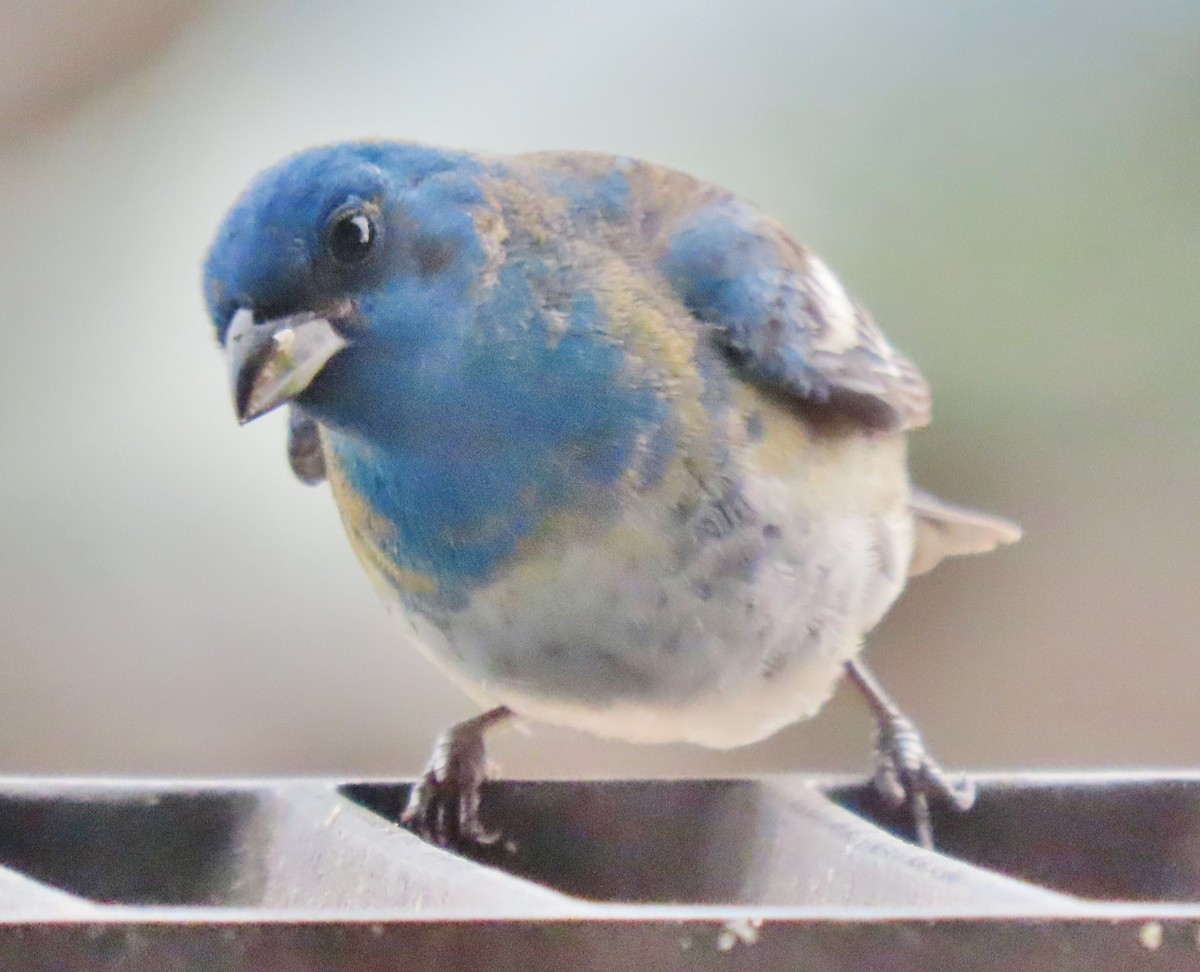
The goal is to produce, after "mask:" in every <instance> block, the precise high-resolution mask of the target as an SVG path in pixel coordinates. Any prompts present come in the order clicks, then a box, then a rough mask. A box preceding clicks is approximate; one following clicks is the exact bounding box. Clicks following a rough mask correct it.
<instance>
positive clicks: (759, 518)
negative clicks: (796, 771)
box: [406, 418, 913, 748]
mask: <svg viewBox="0 0 1200 972" xmlns="http://www.w3.org/2000/svg"><path fill="white" fill-rule="evenodd" d="M789 421H790V422H791V423H792V424H793V425H794V422H795V420H794V418H789ZM774 445H775V446H777V447H779V448H783V449H784V450H785V452H784V453H783V455H782V456H780V455H779V454H778V449H777V448H772V449H768V448H767V447H766V446H764V447H763V449H760V450H758V452H756V453H753V454H751V455H750V458H751V459H754V460H755V461H754V463H753V464H750V465H748V466H747V467H746V468H745V470H744V475H743V476H742V477H741V481H740V483H739V486H740V490H739V498H738V499H737V500H736V501H731V502H724V501H721V502H717V501H716V500H717V499H719V498H715V497H714V498H712V499H713V500H714V502H713V503H711V504H710V506H711V509H708V510H705V509H703V508H698V509H697V510H696V511H694V512H693V521H694V522H690V523H688V524H687V525H686V526H681V517H680V514H679V509H678V500H679V496H680V491H681V490H686V482H685V478H680V480H679V487H678V488H673V487H669V488H666V489H663V490H658V491H655V493H654V494H653V495H651V494H642V495H639V496H638V497H637V501H636V502H631V503H630V504H628V507H627V511H626V513H625V514H624V518H623V520H622V521H621V522H620V523H619V524H618V525H617V526H616V527H615V528H612V529H608V530H606V531H605V532H604V533H603V534H601V535H589V534H587V533H586V531H573V530H572V529H570V526H569V524H568V525H567V526H566V527H564V529H563V531H562V533H561V535H559V536H557V537H556V538H555V539H553V540H551V541H547V542H546V543H545V544H544V547H543V548H541V549H537V550H535V551H533V552H532V553H530V554H528V555H527V556H524V557H523V558H522V562H521V563H519V564H518V565H516V566H515V567H512V568H510V569H508V570H507V571H506V572H505V573H504V574H503V575H502V576H501V577H500V578H499V579H498V580H497V581H496V582H495V583H493V584H492V585H491V586H489V587H488V588H487V589H485V590H482V591H480V592H477V593H476V594H475V595H474V596H473V597H472V600H471V602H470V604H469V606H468V607H467V608H466V609H464V610H463V611H462V612H459V613H457V614H455V615H454V616H453V617H452V618H451V619H450V620H449V621H448V622H446V623H445V624H442V625H439V626H435V625H434V624H432V623H431V622H429V621H428V620H425V619H423V618H420V617H408V616H406V620H407V621H408V622H409V623H411V624H412V625H413V627H414V629H415V632H416V634H417V637H418V640H419V641H420V643H421V647H422V648H423V649H424V650H425V651H426V653H427V654H429V655H430V656H431V657H432V658H433V659H434V660H435V661H437V662H438V663H439V664H440V665H441V666H442V667H443V668H445V669H446V671H447V672H448V673H449V674H450V676H451V677H452V678H453V679H454V680H455V681H457V682H458V683H459V684H461V685H462V686H463V688H464V689H465V690H466V691H467V692H468V693H469V694H470V695H472V696H473V697H474V698H476V699H477V700H479V701H480V702H481V703H483V704H487V705H501V704H502V705H507V706H509V707H510V708H512V709H513V710H514V711H516V712H517V713H519V714H521V715H523V716H527V717H529V718H532V719H537V720H543V721H546V722H551V723H556V724H560V725H566V726H570V727H573V728H577V729H583V730H586V731H590V732H593V733H596V734H599V735H603V736H610V737H615V738H620V739H626V740H630V741H640V742H668V741H687V742H693V743H700V744H703V745H706V746H711V747H715V748H728V747H733V746H739V745H743V744H746V743H750V742H754V741H756V740H758V739H762V738H764V737H766V736H768V735H770V734H771V733H773V732H775V731H777V730H778V729H780V728H782V727H783V726H786V725H788V724H790V723H792V722H795V721H797V720H799V719H802V718H806V717H808V716H811V715H812V714H814V713H815V712H816V711H817V710H818V709H819V708H820V707H821V705H822V704H823V703H824V702H825V701H826V699H827V698H828V697H829V695H830V694H831V693H832V691H833V689H834V687H835V686H836V684H837V682H838V679H839V678H840V677H841V675H842V671H843V667H844V663H845V661H846V660H847V659H848V658H851V657H853V656H854V655H855V654H856V653H857V652H858V650H859V648H860V646H861V642H862V637H863V635H864V634H865V633H866V631H868V630H869V629H870V628H871V627H873V626H874V625H875V624H876V623H877V621H878V620H879V619H880V618H881V617H882V615H883V613H884V612H885V611H886V610H887V608H888V607H889V606H890V605H891V603H892V601H893V600H894V599H895V598H896V596H897V595H898V594H899V593H900V591H901V589H902V588H903V585H904V581H905V577H906V572H907V566H908V563H909V559H910V556H911V547H912V530H913V527H912V519H911V515H910V513H909V511H908V506H907V495H908V487H907V477H906V474H905V472H904V450H903V443H902V442H900V441H898V440H897V441H895V442H892V441H888V440H885V441H883V442H880V441H878V440H876V441H875V442H867V441H866V440H860V439H854V440H849V441H848V442H845V443H841V444H836V448H837V452H836V454H835V455H834V456H833V458H834V459H836V460H837V461H835V462H833V463H832V464H829V463H826V464H821V463H819V462H815V461H814V459H813V446H812V444H811V443H808V442H806V443H804V445H805V449H806V450H807V452H804V451H802V452H800V453H799V454H795V453H793V454H788V453H787V452H786V448H787V446H788V445H789V443H787V442H782V443H780V442H776V443H775V444H774ZM830 448H831V449H832V448H834V446H830ZM824 458H826V459H828V458H829V457H824ZM780 459H782V462H776V460H780ZM777 467H778V468H777ZM693 492H694V490H693ZM563 537H567V538H569V539H563Z"/></svg>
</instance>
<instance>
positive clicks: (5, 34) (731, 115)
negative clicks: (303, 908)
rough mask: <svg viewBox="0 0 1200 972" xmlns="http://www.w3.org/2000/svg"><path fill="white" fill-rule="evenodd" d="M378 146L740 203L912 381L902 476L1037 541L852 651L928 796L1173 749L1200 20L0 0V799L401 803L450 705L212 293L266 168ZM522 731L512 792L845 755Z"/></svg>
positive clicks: (1194, 511) (851, 742)
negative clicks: (986, 777) (441, 151)
mask: <svg viewBox="0 0 1200 972" xmlns="http://www.w3.org/2000/svg"><path fill="white" fill-rule="evenodd" d="M364 135H383V136H395V137H406V138H413V139H418V140H423V141H428V142H435V143H442V144H449V145H454V146H467V147H474V148H483V149H490V150H499V151H518V150H524V149H535V148H554V147H557V148H589V149H598V150H606V151H614V152H621V153H626V154H631V155H636V156H642V157H646V158H650V159H653V160H656V161H659V162H663V163H667V164H670V165H673V166H676V167H679V168H682V169H686V170H689V171H691V172H694V173H696V174H698V175H701V176H704V177H706V178H709V179H711V180H714V181H717V182H720V183H722V184H725V185H727V186H729V187H731V188H733V189H735V190H737V191H739V192H740V193H742V194H743V195H745V196H747V197H748V198H750V199H752V200H754V201H756V202H757V203H759V204H760V205H761V206H762V207H764V208H765V209H766V210H768V211H770V212H772V213H774V214H776V215H778V216H779V217H780V218H781V219H782V220H783V221H784V222H785V223H786V224H787V225H788V226H789V227H791V228H792V229H793V230H794V231H795V233H796V235H797V236H798V237H799V238H800V239H801V240H804V241H806V242H808V243H809V244H811V245H812V246H813V247H814V248H816V249H817V250H818V252H820V253H822V254H823V255H824V256H825V257H826V258H827V260H828V261H829V262H830V264H831V265H832V266H834V267H835V268H836V269H837V270H838V272H839V273H840V274H841V276H842V278H843V279H844V280H845V281H846V282H847V284H848V285H849V286H850V288H851V289H852V290H853V291H854V292H855V293H856V294H857V295H858V296H859V297H860V298H861V299H862V300H863V301H864V302H865V303H866V304H867V305H868V306H869V307H871V308H872V309H873V310H874V312H875V314H876V316H877V317H878V318H879V319H880V321H881V322H882V323H883V324H884V326H885V327H886V329H887V331H888V333H889V335H890V336H891V337H892V338H893V339H894V340H895V341H896V343H897V344H899V345H900V346H901V347H903V348H904V349H905V350H906V351H908V352H909V353H910V354H911V355H912V356H913V357H914V358H915V359H916V360H917V361H918V362H919V363H920V365H921V366H922V368H923V370H924V371H925V374H926V375H927V377H928V378H929V380H930V381H931V383H932V385H933V388H934V393H935V416H936V417H935V422H934V425H933V426H932V428H930V429H929V430H927V431H924V432H922V433H920V434H919V435H918V436H917V437H916V438H915V440H914V443H913V467H914V474H915V476H916V478H918V479H919V480H920V481H921V482H922V483H923V484H925V485H927V486H929V487H930V488H932V489H934V490H936V491H938V492H940V493H942V494H943V495H946V496H948V497H953V498H956V499H959V500H961V501H964V502H968V503H972V504H975V505H979V506H983V507H987V508H991V509H994V510H997V511H1002V512H1004V513H1007V514H1010V515H1012V516H1014V517H1016V518H1017V519H1019V520H1021V521H1022V522H1023V523H1024V525H1025V527H1026V531H1027V537H1026V539H1025V540H1024V541H1023V542H1022V543H1021V544H1020V545H1019V546H1017V547H1015V548H1011V549H1009V550H1006V551H1004V552H1001V553H998V554H995V555H993V556H990V557H987V558H979V559H975V560H968V561H962V560H960V561H956V562H952V563H949V564H946V565H943V567H942V568H941V569H939V570H938V571H937V572H935V573H934V574H933V575H931V576H928V577H926V578H922V579H920V580H918V581H916V582H914V584H913V585H912V587H911V589H910V591H909V593H908V595H907V596H906V597H905V598H904V599H903V600H902V601H901V603H900V604H899V605H898V606H897V607H896V609H895V610H894V611H893V612H892V614H891V616H890V617H889V618H888V619H887V620H886V621H885V623H884V624H883V625H882V627H881V628H880V629H879V630H878V631H877V632H876V633H875V634H874V636H873V637H872V638H871V639H870V644H869V649H868V657H869V658H870V659H871V660H872V662H873V663H874V665H875V666H876V668H877V670H878V672H879V674H880V675H881V677H882V678H883V679H884V680H885V682H886V683H887V684H888V685H889V686H890V687H891V688H892V691H893V692H894V693H895V694H896V695H897V696H898V698H899V699H900V701H901V702H902V704H903V705H904V707H905V708H906V709H907V710H908V712H909V713H910V714H911V715H912V716H913V717H914V718H915V719H916V720H917V721H918V722H919V724H920V725H921V726H922V727H923V728H924V731H925V733H926V736H927V738H928V740H929V741H930V743H931V745H932V747H933V749H934V751H935V752H936V753H937V754H939V755H940V756H941V758H942V759H943V761H944V762H946V763H947V764H948V765H950V766H953V767H973V768H993V767H994V768H1013V767H1076V766H1097V767H1108V766H1133V765H1139V766H1140V765H1155V766H1160V765H1189V764H1196V763H1200V719H1198V716H1197V709H1198V702H1197V696H1198V692H1200V611H1198V610H1197V608H1198V600H1200V391H1198V389H1197V376H1198V374H1200V322H1198V316H1200V4H1197V3H1196V2H1195V0H1178V2H1170V0H1158V2H1149V3H1144V4H1129V3H1105V2H1096V0H1079V2H1050V3H1045V2H1038V3H1034V2H1031V0H993V2H991V3H974V4H960V3H955V2H950V0H946V2H931V0H921V2H908V3H903V4H896V3H884V2H879V3H865V2H856V0H849V2H844V0H843V2H835V0H740V2H738V3H729V2H712V0H690V2H682V0H679V2H667V0H605V2H602V3H587V2H580V3H538V2H532V0H531V2H519V0H486V2H485V0H422V2H414V3H406V2H397V0H350V2H344V3H340V4H324V3H315V2H313V3H303V2H300V3H285V2H273V0H257V2H234V0H228V2H214V3H193V2H188V0H153V2H151V0H142V2H134V0H76V2H73V3H68V2H61V0H56V2H43V3H41V4H34V3H21V2H19V0H0V226H2V227H3V230H2V231H0V315H2V316H0V328H2V329H3V330H2V332H0V341H2V343H0V430H2V432H0V434H2V437H3V438H2V443H3V452H2V456H3V460H2V462H3V475H2V477H0V496H2V500H0V547H2V550H3V557H2V562H0V773H23V772H46V771H51V772H71V773H112V772H121V773H126V772H138V773H163V774H167V773H171V774H173V773H189V774H227V773H228V774H231V773H249V772H263V773H291V772H304V773H337V774H347V775H353V774H385V775H392V774H402V773H412V772H414V771H416V770H417V769H418V768H419V767H420V765H421V764H422V762H423V760H424V758H425V754H426V751H427V749H428V746H429V743H430V740H431V739H432V736H433V735H434V733H435V732H436V731H437V730H438V729H440V728H441V727H443V726H444V725H446V724H447V723H448V722H450V721H451V720H453V719H456V718H461V717H463V716H465V715H468V714H470V713H471V711H472V709H471V706H470V704H469V703H468V702H467V701H466V700H465V699H464V698H463V697H462V696H460V695H459V694H458V693H457V691H456V690H455V689H453V688H452V687H451V686H450V685H448V684H447V683H446V682H445V681H443V679H442V678H441V677H440V676H439V675H438V674H437V673H436V672H434V671H433V670H432V669H430V668H429V667H428V666H427V665H426V664H425V663H424V662H422V661H421V660H420V659H418V658H416V657H414V656H413V655H411V654H408V653H405V652H403V651H401V650H400V648H399V643H398V638H397V637H396V636H395V635H394V634H393V633H392V631H391V629H390V622H389V620H388V618H387V617H386V614H385V611H384V609H383V607H382V605H381V604H380V603H378V602H377V600H376V599H375V595H374V594H373V592H372V590H371V588H370V587H369V585H368V583H367V581H366V580H365V578H364V577H363V576H362V575H361V572H360V570H359V568H358V565H357V564H356V563H355V562H354V560H353V557H352V555H351V553H350V551H349V548H348V546H347V545H346V543H345V542H344V541H343V538H342V536H341V529H340V526H339V523H338V520H337V516H336V513H335V510H334V507H333V504H332V501H331V500H330V498H329V496H328V494H327V491H326V490H325V489H324V488H318V489H307V488H304V487H302V486H300V485H299V484H298V483H297V482H295V481H294V480H293V479H292V477H291V475H290V473H289V472H288V470H287V467H286V463H285V460H284V447H283V431H284V430H283V424H282V416H280V415H274V416H271V417H269V418H267V419H265V420H263V421H262V422H259V423H255V424H254V425H253V426H250V427H248V428H246V429H244V430H239V429H238V427H237V425H236V423H235V422H234V419H233V414H232V409H231V405H230V402H229V393H228V390H227V387H226V381H225V374H224V368H223V362H222V359H221V356H220V355H219V354H218V352H217V350H216V348H215V346H214V341H213V337H212V334H211V332H210V330H209V326H208V323H207V321H206V320H205V318H204V314H203V310H202V307H201V301H200V294H199V273H200V261H201V258H202V255H203V252H204V249H205V247H206V245H207V243H208V241H209V237H210V234H211V233H212V232H213V230H214V229H215V226H216V224H217V221H218V220H219V218H220V216H221V214H222V211H223V209H224V207H225V206H227V205H228V204H229V203H230V202H231V201H232V199H233V197H234V195H235V194H236V193H237V192H238V191H239V190H240V189H241V187H242V186H243V184H244V183H245V182H246V180H247V179H248V178H249V177H250V176H251V174H252V173H254V172H255V171H256V170H257V169H259V168H261V167H263V166H265V165H267V164H269V163H271V162H273V161H275V160H276V159H277V158H279V157H280V156H282V155H284V154H286V153H289V152H291V151H293V150H295V149H297V148H299V147H302V146H304V145H307V144H311V143H315V142H322V141H327V140H332V139H340V138H347V137H357V136H364ZM869 733H870V726H869V721H868V718H867V716H866V713H865V711H864V710H863V707H862V706H861V704H860V703H859V702H858V700H857V699H855V698H854V697H853V696H852V694H851V693H848V692H843V693H840V694H839V695H838V697H837V698H836V699H835V700H834V701H833V703H832V704H831V705H830V706H829V707H828V708H827V709H826V711H825V712H824V713H823V714H822V715H821V716H820V717H819V718H818V719H817V720H816V721H813V722H810V723H807V724H804V725H800V726H795V727H792V728H791V729H789V730H786V731H785V732H783V733H781V734H779V735H778V736H776V737H775V738H773V739H771V740H769V741H767V742H765V743H763V744H761V745H758V746H756V747H752V748H749V749H746V750H741V751H735V752H730V753H708V752H704V751H702V750H698V749H693V748H689V747H659V748H637V747H632V746H622V745H615V744H611V743H606V742H603V741H598V740H591V739H586V738H584V737H582V736H578V735H573V734H569V733H566V732H563V731H560V730H557V729H552V728H548V727H534V729H533V731H532V732H531V733H530V734H529V735H526V736H522V735H518V734H509V735H508V736H507V737H506V738H505V739H504V741H503V742H502V744H501V745H500V746H499V749H498V754H499V757H500V761H501V763H502V765H503V768H504V769H505V771H506V772H508V773H511V774H513V775H517V774H555V775H561V774H575V773H578V774H583V775H600V774H689V773H726V772H748V771H757V770H764V769H783V768H814V769H824V768H837V769H849V770H860V769H866V768H867V766H868V738H869Z"/></svg>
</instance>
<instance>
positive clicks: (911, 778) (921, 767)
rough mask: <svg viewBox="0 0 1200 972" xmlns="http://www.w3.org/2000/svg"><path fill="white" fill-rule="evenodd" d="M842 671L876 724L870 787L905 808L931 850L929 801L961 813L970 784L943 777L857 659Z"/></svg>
mask: <svg viewBox="0 0 1200 972" xmlns="http://www.w3.org/2000/svg"><path fill="white" fill-rule="evenodd" d="M846 672H847V674H848V675H849V676H850V678H851V680H852V681H853V682H854V684H855V685H856V686H857V687H858V688H859V690H860V691H861V692H862V693H863V695H864V696H865V698H866V699H867V702H868V704H870V706H871V708H872V710H873V711H874V714H875V718H876V721H877V725H878V728H877V730H876V733H875V758H876V768H875V775H874V777H873V779H872V781H871V782H872V785H873V786H874V788H875V790H876V792H877V793H878V794H879V795H880V797H882V798H883V800H884V802H885V803H887V804H889V805H890V806H892V807H893V808H896V809H898V808H900V807H902V806H907V807H908V808H909V811H910V813H911V814H912V818H913V825H914V829H915V830H916V833H917V841H918V843H919V844H920V845H921V846H922V847H924V848H925V849H926V850H932V849H933V825H932V823H931V821H930V813H929V802H930V800H931V799H935V798H936V799H941V800H944V801H946V802H947V803H949V804H950V805H951V806H952V807H954V808H955V809H956V810H959V811H964V812H965V811H967V810H970V809H971V807H972V806H973V805H974V803H975V785H974V784H973V783H972V782H971V781H970V780H968V779H966V778H965V777H959V778H957V779H951V778H950V777H949V776H947V774H946V772H945V770H943V769H942V767H941V766H939V765H938V764H937V762H935V761H934V759H933V757H932V756H930V755H929V751H928V749H926V747H925V741H924V740H923V739H922V738H921V734H920V732H918V731H917V727H916V726H915V725H913V723H912V721H911V720H909V719H908V718H907V717H906V716H905V715H904V714H903V713H902V712H901V711H900V710H899V708H897V706H896V704H895V703H894V702H892V700H891V699H890V698H889V697H888V695H887V693H886V692H884V690H883V686H882V685H880V684H879V682H878V681H877V680H876V679H875V677H874V676H873V675H872V674H871V673H870V671H869V670H868V669H867V668H866V666H865V665H863V664H862V662H861V661H852V662H848V663H847V665H846Z"/></svg>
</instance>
